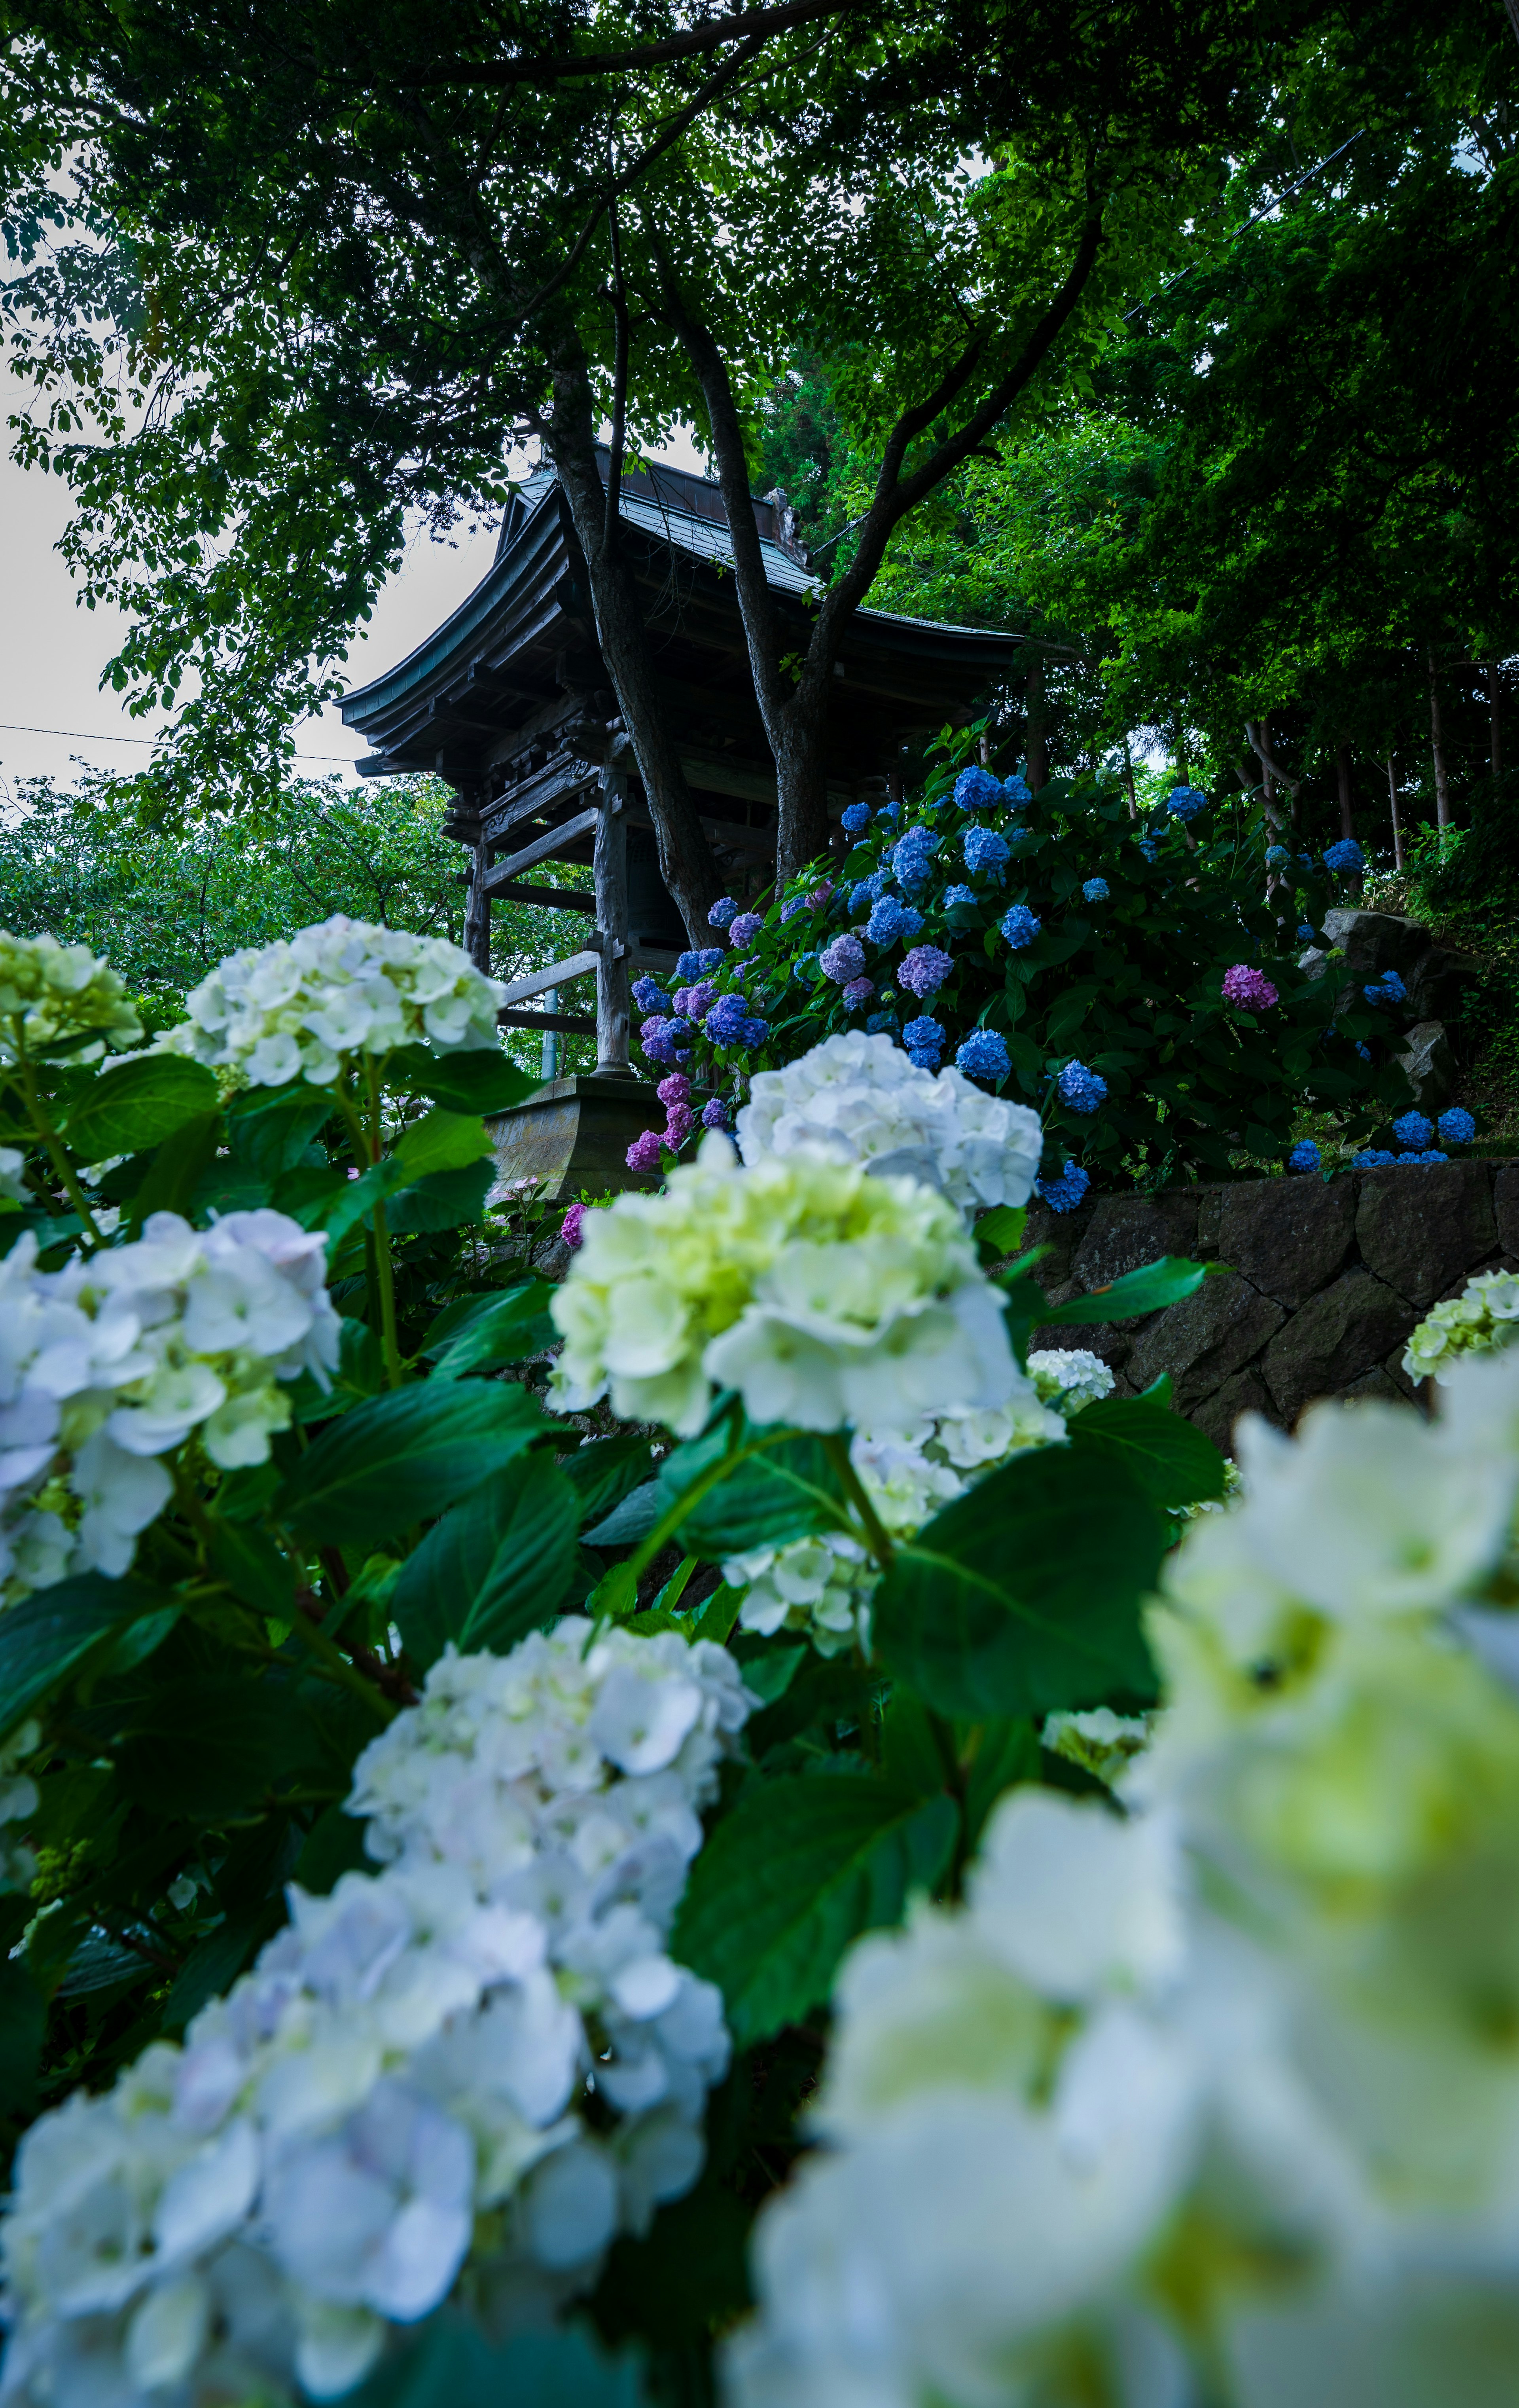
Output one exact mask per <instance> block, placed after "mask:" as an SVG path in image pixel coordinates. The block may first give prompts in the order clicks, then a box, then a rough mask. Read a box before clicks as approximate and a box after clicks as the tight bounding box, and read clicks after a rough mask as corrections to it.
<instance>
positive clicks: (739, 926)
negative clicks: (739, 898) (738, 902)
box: [728, 911, 765, 953]
mask: <svg viewBox="0 0 1519 2408" xmlns="http://www.w3.org/2000/svg"><path fill="white" fill-rule="evenodd" d="M764 925H765V922H764V920H763V919H762V918H761V916H760V914H759V912H757V911H740V912H739V914H738V918H737V919H736V920H735V921H734V922H733V924H732V925H731V926H730V927H729V929H728V942H729V944H730V945H731V946H732V947H733V950H734V952H735V953H744V952H745V951H746V950H747V949H748V947H749V946H751V945H752V943H753V941H754V939H755V938H756V937H757V936H758V935H759V933H760V930H761V929H762V928H763V927H764Z"/></svg>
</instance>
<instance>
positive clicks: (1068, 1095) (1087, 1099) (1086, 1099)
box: [1055, 1062, 1108, 1113]
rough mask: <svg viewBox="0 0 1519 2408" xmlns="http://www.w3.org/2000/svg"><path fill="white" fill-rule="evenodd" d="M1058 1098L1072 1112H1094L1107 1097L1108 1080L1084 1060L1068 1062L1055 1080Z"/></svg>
mask: <svg viewBox="0 0 1519 2408" xmlns="http://www.w3.org/2000/svg"><path fill="white" fill-rule="evenodd" d="M1055 1092H1056V1094H1057V1095H1058V1096H1059V1097H1060V1100H1061V1102H1062V1103H1063V1104H1065V1105H1066V1106H1067V1107H1068V1109H1069V1110H1070V1111H1073V1112H1082V1113H1086V1112H1095V1111H1096V1110H1097V1108H1098V1106H1099V1105H1101V1104H1104V1103H1106V1101H1107V1099H1108V1082H1107V1080H1106V1079H1105V1078H1103V1076H1102V1074H1101V1072H1100V1071H1097V1070H1089V1069H1088V1068H1087V1067H1086V1064H1085V1063H1084V1062H1068V1063H1067V1064H1066V1067H1065V1068H1064V1069H1063V1070H1062V1071H1061V1072H1060V1075H1059V1077H1058V1078H1057V1079H1056V1081H1055Z"/></svg>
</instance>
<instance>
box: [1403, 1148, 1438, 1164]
mask: <svg viewBox="0 0 1519 2408" xmlns="http://www.w3.org/2000/svg"><path fill="white" fill-rule="evenodd" d="M1450 1158H1451V1157H1450V1155H1449V1154H1441V1152H1440V1148H1439V1146H1438V1145H1432V1146H1429V1147H1428V1148H1426V1151H1425V1152H1424V1153H1423V1154H1399V1155H1398V1157H1397V1159H1398V1161H1399V1162H1404V1163H1408V1162H1417V1163H1426V1162H1449V1160H1450Z"/></svg>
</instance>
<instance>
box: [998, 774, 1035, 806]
mask: <svg viewBox="0 0 1519 2408" xmlns="http://www.w3.org/2000/svg"><path fill="white" fill-rule="evenodd" d="M1002 799H1003V801H1004V802H1005V803H1006V804H1007V806H1008V809H1009V810H1010V811H1017V810H1022V809H1023V807H1024V805H1025V803H1031V802H1032V801H1033V799H1034V797H1033V796H1032V795H1031V794H1030V793H1029V791H1028V786H1027V782H1026V781H1025V779H1024V777H1023V775H1022V773H1021V772H1020V771H1019V770H1017V769H1015V770H1014V771H1013V773H1012V775H1011V777H1010V778H1004V779H1003V781H1002Z"/></svg>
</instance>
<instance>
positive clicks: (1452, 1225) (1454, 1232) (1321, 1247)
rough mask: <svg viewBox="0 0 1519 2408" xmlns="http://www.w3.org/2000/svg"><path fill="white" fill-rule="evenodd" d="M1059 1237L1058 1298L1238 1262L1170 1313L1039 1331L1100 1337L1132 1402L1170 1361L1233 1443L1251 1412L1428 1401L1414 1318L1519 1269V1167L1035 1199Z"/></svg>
mask: <svg viewBox="0 0 1519 2408" xmlns="http://www.w3.org/2000/svg"><path fill="white" fill-rule="evenodd" d="M1041 1244H1048V1245H1049V1246H1051V1247H1052V1249H1053V1252H1052V1254H1050V1255H1049V1256H1048V1257H1047V1258H1046V1260H1045V1261H1044V1262H1043V1263H1042V1264H1041V1265H1040V1267H1039V1271H1038V1272H1037V1274H1036V1276H1037V1277H1038V1278H1039V1282H1040V1283H1041V1285H1042V1286H1043V1288H1044V1292H1045V1294H1046V1296H1047V1297H1049V1300H1050V1302H1051V1303H1052V1304H1063V1303H1065V1302H1066V1301H1067V1299H1068V1297H1073V1296H1080V1295H1082V1294H1084V1293H1086V1292H1088V1291H1090V1290H1091V1289H1093V1288H1097V1287H1102V1286H1105V1285H1106V1284H1107V1283H1108V1282H1109V1281H1111V1280H1115V1279H1119V1278H1121V1277H1122V1276H1123V1274H1124V1273H1125V1271H1131V1270H1137V1269H1139V1266H1140V1264H1141V1263H1148V1262H1154V1259H1155V1258H1156V1256H1157V1255H1159V1254H1190V1255H1193V1256H1194V1257H1195V1258H1196V1259H1197V1261H1199V1262H1204V1261H1206V1262H1224V1263H1227V1264H1228V1265H1229V1266H1230V1269H1229V1270H1228V1272H1227V1273H1226V1274H1225V1275H1223V1276H1220V1277H1217V1278H1213V1279H1210V1280H1207V1281H1205V1282H1204V1283H1203V1285H1202V1286H1201V1287H1200V1288H1199V1289H1197V1293H1196V1294H1195V1295H1193V1296H1190V1297H1186V1298H1185V1299H1184V1300H1183V1301H1182V1303H1181V1304H1173V1305H1170V1306H1168V1308H1167V1310H1166V1311H1165V1312H1154V1313H1150V1314H1148V1315H1147V1316H1146V1317H1145V1318H1144V1319H1142V1320H1137V1321H1123V1322H1116V1323H1112V1324H1102V1323H1098V1324H1096V1326H1070V1327H1056V1328H1053V1329H1045V1330H1040V1331H1038V1332H1036V1334H1035V1338H1034V1341H1033V1342H1034V1343H1035V1344H1036V1345H1039V1346H1087V1347H1090V1348H1091V1349H1092V1351H1093V1353H1094V1354H1097V1355H1101V1356H1102V1357H1103V1359H1104V1361H1106V1362H1108V1363H1110V1364H1111V1366H1112V1369H1113V1370H1114V1372H1115V1373H1116V1374H1117V1381H1118V1390H1117V1392H1118V1394H1120V1395H1122V1396H1133V1395H1136V1394H1138V1392H1139V1390H1140V1389H1141V1388H1144V1387H1146V1386H1148V1384H1149V1383H1150V1382H1151V1381H1152V1380H1154V1379H1155V1378H1156V1377H1158V1375H1159V1374H1160V1373H1161V1372H1162V1371H1167V1372H1169V1374H1170V1377H1171V1380H1172V1383H1173V1384H1174V1389H1175V1397H1176V1404H1177V1409H1178V1411H1179V1412H1182V1413H1184V1414H1185V1415H1186V1416H1187V1418H1188V1420H1190V1421H1194V1422H1196V1423H1197V1426H1198V1427H1199V1428H1200V1429H1204V1430H1206V1431H1207V1433H1208V1435H1209V1437H1210V1438H1211V1439H1213V1440H1214V1441H1216V1442H1217V1444H1218V1445H1220V1446H1222V1447H1225V1448H1227V1446H1228V1444H1229V1437H1230V1432H1231V1431H1232V1429H1233V1427H1234V1423H1235V1419H1236V1416H1237V1415H1238V1414H1240V1413H1241V1412H1246V1411H1247V1410H1249V1411H1254V1412H1260V1413H1264V1414H1265V1415H1266V1416H1267V1418H1268V1420H1269V1421H1273V1422H1276V1423H1278V1424H1280V1425H1281V1426H1283V1427H1286V1428H1290V1427H1291V1426H1292V1424H1293V1423H1294V1422H1295V1421H1296V1420H1297V1415H1298V1414H1299V1413H1300V1412H1302V1410H1303V1407H1304V1406H1305V1405H1307V1404H1310V1403H1311V1402H1312V1400H1313V1398H1315V1397H1389V1398H1397V1397H1400V1398H1410V1397H1412V1396H1413V1395H1414V1393H1415V1391H1414V1388H1413V1385H1412V1383H1411V1382H1410V1381H1409V1380H1408V1378H1407V1377H1406V1376H1405V1374H1404V1371H1403V1369H1402V1354H1403V1347H1404V1344H1405V1342H1406V1340H1407V1338H1408V1335H1409V1332H1410V1330H1411V1329H1412V1327H1413V1325H1414V1323H1415V1322H1417V1321H1420V1320H1422V1319H1423V1317H1424V1315H1425V1314H1426V1312H1428V1310H1429V1307H1430V1306H1431V1305H1432V1304H1434V1303H1436V1302H1438V1301H1439V1300H1440V1298H1441V1297H1449V1296H1458V1295H1459V1294H1460V1292H1461V1289H1462V1288H1463V1287H1464V1286H1465V1284H1466V1282H1467V1280H1468V1279H1469V1277H1470V1275H1471V1273H1472V1272H1473V1271H1477V1270H1487V1269H1504V1270H1519V1162H1482V1161H1460V1162H1450V1163H1444V1164H1440V1163H1436V1164H1431V1165H1430V1166H1428V1167H1427V1168H1409V1169H1397V1168H1386V1169H1378V1170H1362V1171H1345V1172H1341V1173H1340V1175H1339V1176H1337V1177H1336V1178H1333V1179H1330V1180H1327V1181H1326V1180H1324V1179H1322V1178H1317V1177H1307V1178H1283V1179H1252V1180H1241V1181H1240V1182H1239V1183H1235V1184H1232V1185H1227V1186H1218V1187H1201V1186H1199V1187H1189V1188H1171V1189H1168V1190H1166V1191H1165V1192H1164V1193H1163V1194H1161V1195H1158V1196H1104V1197H1099V1198H1098V1199H1097V1200H1096V1202H1095V1203H1092V1204H1088V1205H1085V1206H1083V1207H1082V1209H1081V1210H1080V1211H1075V1212H1068V1213H1054V1212H1052V1211H1049V1209H1048V1207H1047V1206H1045V1205H1042V1204H1039V1203H1035V1204H1034V1205H1033V1206H1032V1207H1031V1208H1030V1211H1029V1216H1028V1226H1027V1230H1026V1232H1025V1248H1026V1247H1028V1246H1033V1245H1041Z"/></svg>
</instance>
